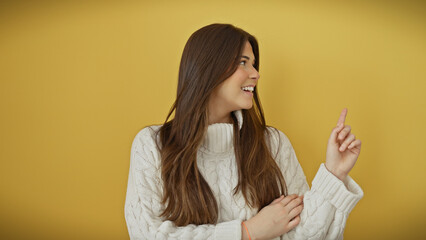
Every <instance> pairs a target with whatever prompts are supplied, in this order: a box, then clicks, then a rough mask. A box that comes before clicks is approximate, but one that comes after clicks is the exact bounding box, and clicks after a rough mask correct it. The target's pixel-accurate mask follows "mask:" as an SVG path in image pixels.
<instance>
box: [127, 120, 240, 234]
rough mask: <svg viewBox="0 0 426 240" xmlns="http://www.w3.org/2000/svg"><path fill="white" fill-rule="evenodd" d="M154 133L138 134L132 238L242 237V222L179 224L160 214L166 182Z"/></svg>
mask: <svg viewBox="0 0 426 240" xmlns="http://www.w3.org/2000/svg"><path fill="white" fill-rule="evenodd" d="M153 136H154V132H153V130H151V129H149V128H145V129H143V130H141V131H140V132H139V133H138V134H137V135H136V137H135V139H134V141H133V144H132V149H131V157H130V171H129V179H128V186H127V195H126V203H125V218H126V223H127V228H128V231H129V235H130V239H241V221H240V220H234V221H229V222H223V223H219V224H216V225H214V224H204V225H198V226H196V225H193V224H191V225H188V226H185V227H176V226H175V225H174V223H173V222H171V221H167V220H163V219H162V218H160V217H159V215H160V213H161V212H162V210H163V209H164V208H163V206H162V205H161V200H162V183H161V179H160V176H161V172H160V158H159V152H158V151H157V149H156V145H155V142H154V137H153Z"/></svg>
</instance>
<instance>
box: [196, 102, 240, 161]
mask: <svg viewBox="0 0 426 240" xmlns="http://www.w3.org/2000/svg"><path fill="white" fill-rule="evenodd" d="M232 113H233V114H234V115H235V117H236V118H237V121H238V126H239V128H240V129H241V127H242V125H243V116H242V112H241V110H237V111H234V112H232ZM233 137H234V126H233V124H232V123H214V124H210V125H209V126H208V128H207V134H206V136H205V137H204V141H203V143H202V145H201V147H202V148H204V149H206V150H207V151H209V152H212V153H223V152H227V151H229V150H231V149H232V148H233V147H234V138H233Z"/></svg>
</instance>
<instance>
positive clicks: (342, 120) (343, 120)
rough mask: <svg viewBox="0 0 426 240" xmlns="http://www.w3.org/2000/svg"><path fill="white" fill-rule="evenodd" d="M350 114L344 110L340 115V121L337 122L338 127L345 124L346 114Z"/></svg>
mask: <svg viewBox="0 0 426 240" xmlns="http://www.w3.org/2000/svg"><path fill="white" fill-rule="evenodd" d="M347 113H348V109H347V108H344V109H343V110H342V113H340V117H339V121H337V126H339V125H340V124H345V119H346V114H347Z"/></svg>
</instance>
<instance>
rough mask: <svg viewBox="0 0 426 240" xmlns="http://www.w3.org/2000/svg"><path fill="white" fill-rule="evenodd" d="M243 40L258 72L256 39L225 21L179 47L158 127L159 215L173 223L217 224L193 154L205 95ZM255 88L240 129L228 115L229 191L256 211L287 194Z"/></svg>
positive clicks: (229, 69) (228, 70)
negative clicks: (173, 91) (173, 90)
mask: <svg viewBox="0 0 426 240" xmlns="http://www.w3.org/2000/svg"><path fill="white" fill-rule="evenodd" d="M247 41H248V42H249V43H250V44H251V47H252V49H253V53H254V56H255V59H256V62H255V66H254V67H255V69H256V70H257V71H259V47H258V43H257V40H256V38H255V37H254V36H252V35H250V34H249V33H247V32H246V31H244V30H242V29H240V28H237V27H235V26H233V25H230V24H211V25H208V26H205V27H203V28H201V29H199V30H197V31H196V32H194V33H193V34H192V35H191V36H190V38H189V39H188V41H187V43H186V45H185V48H184V50H183V53H182V58H181V62H180V66H179V80H178V89H177V97H176V101H175V102H174V104H173V106H172V108H171V109H170V112H169V114H168V115H167V118H166V120H165V123H164V124H163V126H162V127H161V128H160V129H159V131H158V134H159V135H160V138H159V139H160V140H159V143H160V144H161V146H159V149H160V155H161V177H162V180H163V199H162V204H164V205H165V209H164V211H163V212H162V214H161V216H162V217H164V218H166V219H167V220H170V221H173V222H174V223H175V224H176V225H177V226H185V225H188V224H197V225H200V224H209V223H210V224H215V223H216V222H217V218H218V206H217V203H216V200H215V197H214V195H213V192H212V190H211V189H210V186H209V185H208V183H207V182H206V180H205V179H204V178H203V176H202V175H201V173H200V171H199V170H198V166H197V159H196V156H197V150H198V148H199V147H200V145H201V143H202V141H203V139H204V136H205V134H206V132H207V128H208V101H209V97H210V95H211V94H212V92H213V91H214V89H215V88H216V87H217V86H219V84H221V83H222V82H223V81H225V80H226V79H227V78H229V77H230V76H231V75H232V74H233V73H234V72H235V71H236V70H237V67H238V64H239V61H240V55H241V53H242V51H243V48H244V45H245V43H246V42H247ZM256 89H257V87H256V88H255V90H254V92H253V101H254V104H253V107H252V108H251V109H249V110H245V109H243V110H242V117H243V124H242V126H241V129H240V127H239V125H238V122H237V119H236V117H235V116H234V114H231V116H232V120H233V126H234V127H233V131H234V151H235V158H236V162H237V167H238V184H237V186H235V188H234V194H236V193H238V192H239V191H241V192H242V195H243V196H244V199H245V200H246V203H247V204H248V205H249V206H250V207H256V208H258V209H259V210H260V209H261V208H263V207H264V206H266V205H268V204H269V203H270V202H271V201H272V200H274V199H275V198H277V197H279V196H280V195H281V194H284V195H287V188H286V185H285V181H284V177H283V175H282V174H281V171H280V169H279V167H278V165H277V163H276V162H275V160H274V159H273V157H272V155H271V151H270V149H269V147H268V146H269V144H268V143H267V140H266V138H267V137H266V136H268V134H269V133H268V131H267V128H266V123H265V118H264V115H263V110H262V106H261V104H260V100H259V96H258V93H257V90H256ZM173 112H174V117H173V119H172V120H169V118H170V117H171V115H172V113H173Z"/></svg>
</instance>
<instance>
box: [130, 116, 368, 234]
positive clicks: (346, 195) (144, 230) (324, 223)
mask: <svg viewBox="0 0 426 240" xmlns="http://www.w3.org/2000/svg"><path fill="white" fill-rule="evenodd" d="M235 113H236V116H237V118H238V120H239V124H240V128H241V124H242V117H241V112H239V111H237V112H235ZM159 128H160V126H151V127H147V128H144V129H142V130H141V131H140V132H139V133H138V134H137V135H136V137H135V139H134V141H133V144H132V149H131V156H130V171H129V179H128V186H127V195H126V203H125V218H126V223H127V227H128V231H129V235H130V238H131V239H220V240H225V239H238V240H239V239H241V222H242V221H244V220H248V219H250V218H251V217H253V216H255V215H256V213H257V212H258V209H251V208H250V207H249V206H248V205H247V204H246V202H245V200H244V197H243V196H242V194H241V193H238V194H236V195H234V194H233V188H234V187H235V186H236V184H237V180H238V171H237V165H236V161H235V155H234V147H233V126H232V124H226V123H217V124H212V125H209V127H208V130H207V134H206V137H205V139H204V142H203V144H202V146H201V147H200V149H199V150H198V153H197V164H198V168H199V170H200V172H201V174H202V175H203V177H204V178H205V180H206V181H207V183H208V184H209V186H210V188H211V190H212V192H213V194H214V196H215V198H216V202H217V205H218V209H219V213H218V221H217V223H216V224H204V225H193V224H190V225H188V226H185V227H176V226H175V225H174V223H173V222H171V221H168V220H164V219H162V218H160V217H159V215H160V213H161V212H162V211H163V209H164V206H163V205H162V204H161V200H162V180H161V161H160V154H159V151H158V149H157V147H156V143H155V141H156V140H155V139H154V137H155V131H157V130H158V129H159ZM268 130H272V128H268ZM271 132H272V133H273V134H272V136H273V137H272V139H271V150H272V153H273V156H276V158H275V160H276V161H277V163H278V166H279V167H280V169H281V171H282V174H283V176H284V179H285V181H286V184H287V189H288V194H289V195H290V194H293V193H296V194H299V195H302V194H303V195H304V209H303V211H302V213H301V215H300V217H301V222H300V224H299V225H298V226H297V227H296V228H294V229H293V230H291V231H290V232H288V233H286V234H284V235H282V236H281V237H280V238H276V239H343V231H344V228H345V224H346V219H347V217H348V214H349V213H350V212H351V210H352V209H353V208H354V206H355V205H356V203H357V202H358V201H359V200H360V199H361V198H362V196H363V191H362V190H361V188H360V187H359V186H358V184H356V183H355V181H354V180H353V179H352V178H351V177H349V176H348V177H347V179H346V180H345V183H343V182H342V181H340V180H339V179H338V178H336V177H335V176H334V175H333V174H331V173H330V172H329V171H328V170H327V169H326V168H325V166H324V164H321V165H320V167H319V170H318V172H317V174H316V176H315V178H314V180H313V182H312V188H311V189H310V190H309V186H308V184H307V182H306V177H305V175H304V173H303V170H302V168H301V166H300V164H299V162H298V160H297V158H296V154H295V152H294V149H293V147H292V145H291V143H290V141H289V139H288V138H287V136H286V135H285V134H284V133H282V132H280V131H278V133H277V132H276V131H271ZM278 144H280V146H278ZM277 150H279V152H277Z"/></svg>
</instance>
